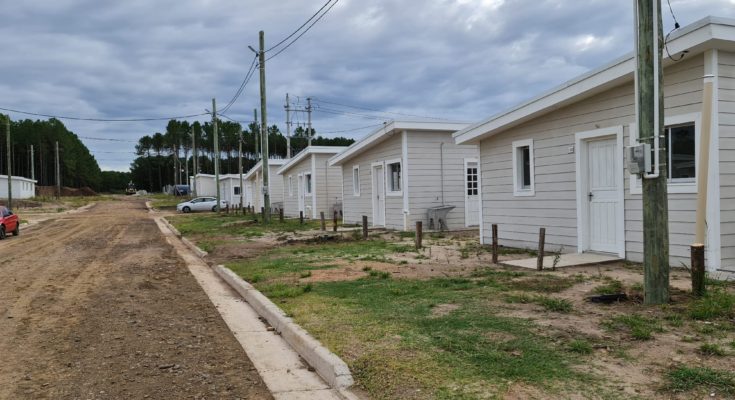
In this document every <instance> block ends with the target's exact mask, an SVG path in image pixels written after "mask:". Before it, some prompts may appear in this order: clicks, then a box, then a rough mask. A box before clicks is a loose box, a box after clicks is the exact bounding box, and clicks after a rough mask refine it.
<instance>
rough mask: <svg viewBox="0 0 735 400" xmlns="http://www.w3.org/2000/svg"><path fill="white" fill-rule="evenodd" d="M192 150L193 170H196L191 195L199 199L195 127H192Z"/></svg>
mask: <svg viewBox="0 0 735 400" xmlns="http://www.w3.org/2000/svg"><path fill="white" fill-rule="evenodd" d="M191 149H192V150H191V155H192V160H191V168H192V169H193V170H194V173H193V174H192V176H193V178H192V188H191V193H192V194H193V195H194V197H197V135H196V132H195V131H194V126H193V125H192V127H191ZM187 179H188V178H187Z"/></svg>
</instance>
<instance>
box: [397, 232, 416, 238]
mask: <svg viewBox="0 0 735 400" xmlns="http://www.w3.org/2000/svg"><path fill="white" fill-rule="evenodd" d="M398 237H399V238H401V239H408V238H415V237H416V232H398Z"/></svg>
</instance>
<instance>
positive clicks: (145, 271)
mask: <svg viewBox="0 0 735 400" xmlns="http://www.w3.org/2000/svg"><path fill="white" fill-rule="evenodd" d="M21 218H23V216H22V215H21ZM0 275H2V277H3V279H1V280H0V359H1V360H2V362H0V399H81V398H83V399H124V398H136V399H142V398H172V399H204V398H208V399H212V398H217V399H271V398H272V397H271V395H270V394H269V392H268V390H267V389H266V387H265V385H264V384H263V382H262V380H261V378H260V377H259V375H258V373H257V371H256V370H255V368H254V367H253V365H252V363H251V362H250V360H249V359H248V357H247V355H246V354H245V353H244V351H243V350H242V348H241V347H240V346H239V344H238V343H237V341H236V340H235V338H234V337H233V336H232V334H231V333H230V331H229V330H228V328H227V327H226V325H225V324H224V322H223V321H222V319H221V317H220V315H219V314H218V312H217V310H216V309H215V307H214V306H213V305H212V303H211V302H210V301H209V299H208V298H207V296H206V295H205V293H204V292H203V291H202V289H201V288H200V287H199V285H198V284H197V282H196V281H195V279H194V278H193V276H192V275H191V274H190V273H189V271H188V270H187V268H186V266H185V265H184V264H183V263H182V261H181V260H180V259H179V258H178V257H177V256H176V254H175V253H174V252H173V250H172V249H171V248H170V246H168V244H167V243H166V242H165V240H164V239H163V237H162V236H161V234H160V232H159V231H158V228H157V226H156V224H155V222H154V221H153V220H152V219H151V218H150V216H149V214H148V213H147V211H146V208H145V205H144V202H143V201H142V200H132V199H126V200H121V201H113V202H111V201H107V202H101V203H98V204H96V205H94V206H93V207H92V208H91V209H90V210H89V211H86V212H83V213H77V214H65V215H59V216H58V218H55V219H52V220H48V221H44V222H41V223H39V224H37V225H34V226H32V227H29V228H28V229H27V230H23V231H21V236H19V237H11V238H9V239H8V240H6V241H3V242H0Z"/></svg>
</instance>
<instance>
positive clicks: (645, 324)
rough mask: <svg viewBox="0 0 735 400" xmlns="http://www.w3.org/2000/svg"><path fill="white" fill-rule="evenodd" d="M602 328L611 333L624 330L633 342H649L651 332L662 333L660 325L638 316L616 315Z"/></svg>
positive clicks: (653, 320) (604, 323)
mask: <svg viewBox="0 0 735 400" xmlns="http://www.w3.org/2000/svg"><path fill="white" fill-rule="evenodd" d="M603 326H604V327H605V328H607V329H608V330H611V331H617V330H621V329H625V330H627V331H628V332H629V333H630V336H631V337H632V338H633V339H635V340H651V339H653V332H663V331H664V329H663V327H662V326H661V324H660V323H659V322H658V321H657V320H655V319H652V318H647V317H643V316H641V315H638V314H632V315H618V316H615V317H612V318H610V319H608V320H607V321H604V322H603Z"/></svg>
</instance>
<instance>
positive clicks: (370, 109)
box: [314, 98, 449, 121]
mask: <svg viewBox="0 0 735 400" xmlns="http://www.w3.org/2000/svg"><path fill="white" fill-rule="evenodd" d="M314 100H315V101H316V102H317V103H325V104H332V105H335V106H342V107H347V108H354V109H357V110H365V111H373V112H377V113H381V114H392V115H402V116H404V117H414V118H425V119H435V120H439V121H449V120H448V119H446V118H439V117H429V116H425V115H416V114H407V113H400V112H392V111H382V110H377V109H374V108H368V107H362V106H354V105H350V104H344V103H337V102H335V101H327V100H322V99H319V98H315V99H314Z"/></svg>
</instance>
